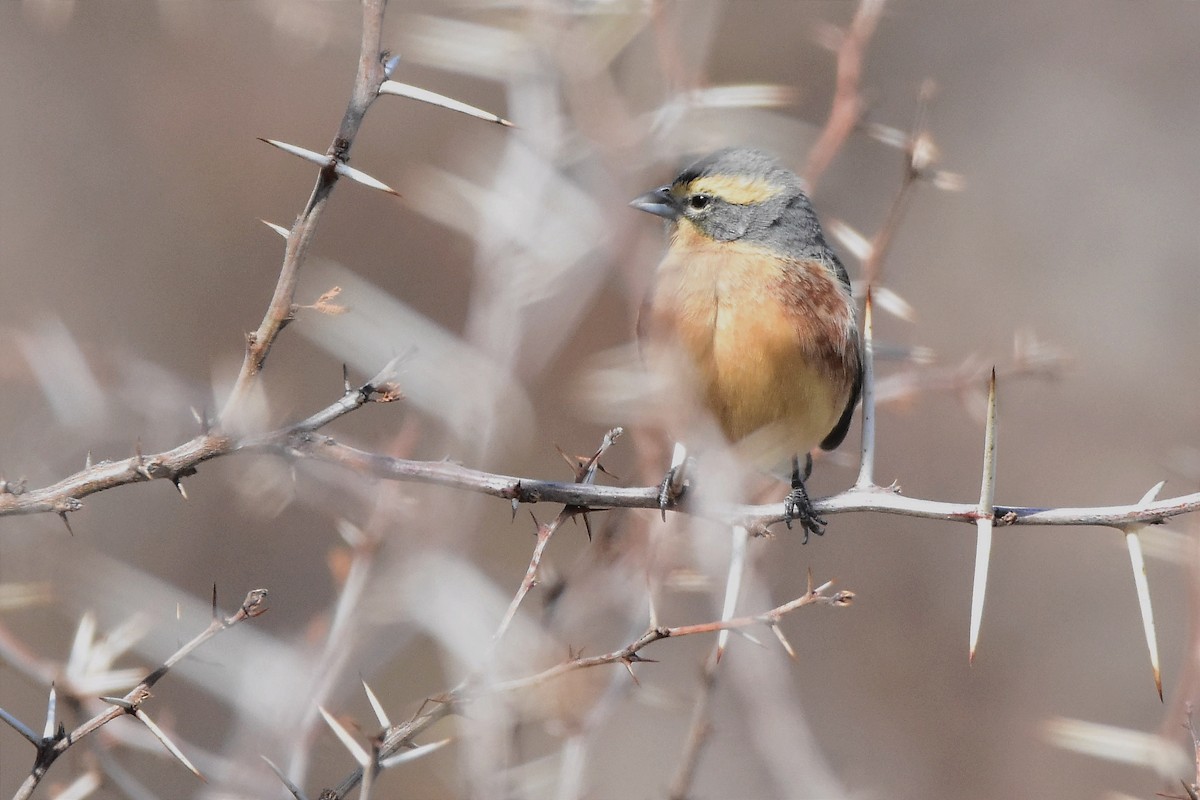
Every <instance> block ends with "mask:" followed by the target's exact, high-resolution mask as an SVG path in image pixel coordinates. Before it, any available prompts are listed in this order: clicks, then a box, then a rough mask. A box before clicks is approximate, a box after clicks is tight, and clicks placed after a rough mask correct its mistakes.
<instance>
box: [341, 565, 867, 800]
mask: <svg viewBox="0 0 1200 800" xmlns="http://www.w3.org/2000/svg"><path fill="white" fill-rule="evenodd" d="M830 586H831V584H830V583H828V582H827V583H824V584H822V585H821V586H818V587H815V588H813V587H812V586H811V585H810V586H809V589H808V591H806V592H805V593H804V594H803V595H801V596H800V597H797V598H795V599H794V600H791V601H789V602H787V603H784V604H783V605H780V606H776V607H775V608H773V609H771V610H769V611H765V612H763V613H761V614H755V615H752V616H744V617H735V618H733V619H729V620H715V621H712V622H705V623H701V624H697V625H680V626H676V627H670V628H668V627H661V626H660V627H653V626H652V627H650V628H648V629H647V630H646V632H645V633H643V634H642V635H641V636H639V637H638V638H637V639H635V640H634V641H632V642H630V643H629V644H628V645H626V646H625V647H622V648H621V649H619V650H614V651H612V652H611V653H605V654H603V655H597V656H587V657H584V656H577V657H574V658H570V659H568V660H566V661H564V662H562V663H560V664H557V665H555V666H553V667H550V668H548V669H545V670H542V671H541V672H536V673H533V674H531V675H527V676H525V677H522V678H516V679H513V680H510V681H505V682H501V683H495V684H492V685H491V686H489V687H487V688H486V689H478V688H476V687H475V686H474V685H472V684H470V683H468V682H464V683H463V684H460V685H459V686H458V687H456V688H455V689H452V690H451V691H449V692H446V693H445V694H442V695H438V696H437V697H433V698H430V699H429V700H428V701H427V702H426V705H425V706H423V707H422V709H421V710H420V711H419V712H418V713H417V714H416V715H414V716H413V718H412V719H410V720H409V721H408V722H405V723H403V724H401V725H397V726H396V727H394V728H391V729H389V730H387V731H384V733H383V735H382V736H381V737H380V738H379V745H378V754H379V755H378V758H379V759H380V760H384V759H387V758H388V757H389V756H390V755H392V754H394V753H397V752H399V751H400V750H402V749H404V748H407V747H409V746H410V745H411V743H412V741H413V739H414V738H415V737H416V736H418V735H419V734H420V733H422V732H423V731H425V730H426V729H428V728H429V727H430V726H432V725H433V724H434V723H436V722H437V721H439V720H441V719H442V718H444V717H446V716H447V715H449V714H451V713H454V712H455V711H456V710H457V709H458V708H459V707H460V706H462V704H464V703H466V702H468V701H470V700H472V699H473V698H474V697H475V696H476V695H477V694H478V693H479V692H481V691H486V692H492V693H506V692H514V691H520V690H522V689H527V688H531V687H535V686H541V685H543V684H546V683H548V682H550V681H553V680H554V679H556V678H559V677H561V676H563V675H566V674H568V673H571V672H575V671H577V670H581V669H588V668H591V667H598V666H603V665H605V664H624V665H625V666H626V668H628V669H629V670H630V672H631V674H632V666H633V664H635V663H638V662H646V661H649V660H650V659H646V658H642V657H641V656H640V655H639V653H640V652H641V651H642V650H643V649H645V648H646V647H648V646H649V645H651V644H653V643H654V642H657V641H660V640H662V639H671V638H678V637H680V636H694V635H696V634H703V633H717V632H718V631H722V630H740V629H744V628H750V627H755V626H759V625H763V626H766V627H772V628H773V627H777V626H778V624H779V621H780V620H781V619H783V617H785V616H786V615H788V614H790V613H791V612H793V611H796V610H797V609H800V608H803V607H804V606H810V605H830V606H845V605H848V604H849V603H850V602H852V601H853V599H854V593H853V592H846V591H842V592H834V593H833V594H826V592H827V591H828V590H829V588H830ZM426 709H428V710H426ZM362 775H363V773H362V769H361V768H360V769H356V770H354V771H353V772H351V773H350V774H349V775H347V776H346V777H345V778H343V779H342V781H341V782H340V783H339V784H338V785H337V786H336V787H334V788H333V789H332V790H330V791H332V792H334V794H333V796H335V797H345V796H346V795H347V793H349V792H350V791H351V790H352V789H353V788H354V787H355V786H357V785H358V784H359V782H360V781H361V780H362Z"/></svg>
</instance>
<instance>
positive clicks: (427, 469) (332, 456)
mask: <svg viewBox="0 0 1200 800" xmlns="http://www.w3.org/2000/svg"><path fill="white" fill-rule="evenodd" d="M258 447H260V448H261V449H265V450H278V451H281V452H285V453H288V454H291V455H295V456H303V457H309V458H314V459H316V460H319V461H325V462H329V463H334V464H339V465H341V466H343V467H346V468H347V469H350V470H353V471H355V472H358V473H361V474H364V475H371V476H374V477H377V478H383V479H386V480H396V481H410V482H415V483H430V484H435V485H438V486H448V487H452V488H457V489H463V490H467V491H473V492H479V493H481V494H488V495H492V496H494V497H501V498H504V499H505V500H509V501H512V500H516V501H517V502H519V503H563V504H566V505H572V506H578V507H579V508H586V509H590V510H601V509H609V508H648V509H657V508H658V507H659V504H658V493H659V487H657V486H643V487H618V486H596V485H587V484H579V483H558V482H554V481H541V480H534V479H530V478H521V477H517V476H514V475H502V474H497V473H492V472H483V471H481V470H476V469H471V468H469V467H464V466H462V465H460V464H453V463H450V462H446V461H412V460H408V459H402V458H392V457H389V456H384V455H380V454H378V453H370V452H367V451H364V450H359V449H357V448H354V447H350V446H349V445H345V444H341V443H340V442H338V441H336V440H335V439H333V438H331V437H327V436H312V435H303V436H296V437H292V439H291V440H290V441H287V442H286V443H281V442H279V441H278V440H276V441H264V442H262V443H261V444H259V445H258ZM813 505H814V508H815V509H816V511H817V512H818V513H821V514H827V513H828V514H844V513H849V512H854V511H875V512H879V513H885V514H898V515H901V516H908V517H921V518H924V519H939V520H946V521H950V522H966V523H969V524H972V525H974V524H975V520H976V519H978V517H979V504H978V503H977V502H974V503H947V502H941V501H936V500H923V499H919V498H913V497H905V496H903V495H901V494H899V493H898V490H896V489H895V488H894V487H879V486H872V487H867V488H852V489H848V490H847V491H845V492H841V493H839V494H836V495H832V496H830V497H823V498H820V499H817V500H814V501H813ZM675 510H676V511H679V512H681V513H686V514H693V515H694V514H698V513H700V512H699V511H698V510H697V509H696V508H694V507H693V506H692V505H689V504H688V503H686V502H685V503H682V504H681V505H680V506H678V507H677V508H676V509H675ZM1198 510H1200V492H1195V493H1193V494H1187V495H1182V496H1180V497H1173V498H1168V499H1165V500H1159V501H1156V502H1153V503H1146V504H1135V505H1124V506H1098V507H1092V508H1040V507H1033V506H1015V505H1014V506H1003V505H997V506H996V509H995V513H996V525H997V527H1002V526H1006V525H1101V526H1107V527H1113V528H1120V527H1122V526H1125V525H1129V524H1132V523H1136V522H1144V523H1150V524H1157V523H1161V522H1164V521H1165V520H1167V519H1169V518H1170V517H1175V516H1179V515H1181V514H1188V513H1191V512H1193V511H1198ZM705 514H708V515H711V516H714V517H715V518H717V519H718V520H720V521H722V522H728V523H730V524H739V523H740V524H745V525H747V526H748V527H749V528H750V530H751V531H752V532H755V533H763V532H765V529H766V528H767V527H768V526H770V525H774V524H776V523H778V522H782V521H783V504H782V503H780V504H774V505H730V506H726V507H724V508H722V509H717V510H713V509H709V510H706V511H705Z"/></svg>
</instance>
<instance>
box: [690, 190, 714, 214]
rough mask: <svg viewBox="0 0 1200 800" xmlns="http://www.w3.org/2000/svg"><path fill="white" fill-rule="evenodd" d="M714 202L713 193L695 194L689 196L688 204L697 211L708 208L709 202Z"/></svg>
mask: <svg viewBox="0 0 1200 800" xmlns="http://www.w3.org/2000/svg"><path fill="white" fill-rule="evenodd" d="M711 202H712V195H711V194H703V193H700V194H694V195H692V196H691V197H689V198H688V205H689V206H691V207H692V209H693V210H695V211H701V210H703V209H705V208H708V204H709V203H711Z"/></svg>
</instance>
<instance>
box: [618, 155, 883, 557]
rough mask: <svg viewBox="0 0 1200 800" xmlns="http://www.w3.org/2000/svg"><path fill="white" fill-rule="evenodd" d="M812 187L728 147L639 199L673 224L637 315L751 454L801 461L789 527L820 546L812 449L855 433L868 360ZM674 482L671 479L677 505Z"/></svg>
mask: <svg viewBox="0 0 1200 800" xmlns="http://www.w3.org/2000/svg"><path fill="white" fill-rule="evenodd" d="M801 186H802V184H801V181H800V178H799V177H797V176H796V174H795V173H793V172H792V171H791V170H789V169H788V168H786V167H784V166H783V165H782V164H780V163H779V162H778V161H777V160H775V159H774V158H773V157H771V156H769V155H767V154H766V153H763V152H761V151H759V150H752V149H748V148H729V149H725V150H719V151H717V152H716V153H713V154H712V155H710V156H707V157H706V158H702V159H701V160H699V161H697V162H696V163H694V164H692V165H691V166H689V167H688V168H686V169H685V170H683V172H681V173H680V174H679V176H678V177H677V178H675V180H674V181H673V182H672V183H671V184H670V185H668V186H663V187H661V188H658V189H655V190H653V191H651V192H647V193H646V194H644V195H642V196H641V197H639V198H637V199H636V200H634V201H633V203H632V204H631V205H633V207H635V208H638V209H641V210H642V211H647V212H649V213H651V214H655V215H657V216H660V217H663V218H665V219H667V220H668V221H669V223H670V245H669V247H668V248H667V253H666V255H665V256H664V257H663V260H662V262H661V263H660V264H659V266H658V272H657V275H656V278H655V282H654V286H653V288H652V289H651V290H650V293H649V296H648V297H647V299H646V303H645V304H644V306H643V307H642V311H641V314H640V316H639V319H638V338H639V339H640V340H641V341H642V343H643V349H644V350H647V351H654V350H657V351H658V352H659V354H660V356H659V358H660V360H659V362H658V364H659V366H662V365H663V361H662V360H661V358H662V357H664V356H665V357H666V358H667V359H674V360H675V362H676V363H673V364H671V366H672V367H673V368H674V369H673V370H672V371H673V372H675V373H676V375H678V374H684V375H687V376H688V378H687V380H688V381H690V382H691V383H692V386H691V388H692V389H693V390H694V393H695V397H696V398H697V400H698V401H699V402H700V403H701V404H702V405H703V406H704V407H705V408H707V410H708V411H709V412H710V413H711V414H712V416H713V418H714V419H715V420H716V422H717V423H718V425H719V426H720V428H721V430H722V431H723V432H724V434H725V436H726V438H727V439H728V440H729V441H730V442H731V443H735V444H736V445H737V447H738V449H740V450H742V451H743V452H746V453H750V454H751V455H750V457H751V458H752V460H754V461H755V462H757V463H758V464H759V465H761V466H763V467H774V466H777V465H780V464H784V463H786V460H787V459H788V458H789V457H790V458H791V467H792V491H791V492H790V494H789V495H788V497H787V501H786V504H785V518H786V520H787V523H788V527H791V522H792V520H793V519H797V520H799V521H800V523H801V525H802V526H803V527H804V531H805V533H804V538H805V541H807V540H808V533H809V532H810V531H811V532H812V533H816V534H818V535H819V534H821V533H823V532H824V526H825V524H826V522H825V520H823V519H821V518H820V517H818V516H817V515H816V512H815V511H814V509H813V506H812V502H811V501H810V500H809V497H808V492H807V490H806V489H805V486H804V481H805V479H807V478H808V476H809V474H810V473H811V471H812V456H811V454H810V453H809V451H811V450H812V448H814V447H815V446H817V445H818V444H819V445H820V446H821V447H822V449H825V450H832V449H834V448H835V447H837V446H838V445H840V444H841V443H842V440H843V439H845V438H846V431H847V429H848V428H849V427H850V419H851V416H852V415H853V413H854V408H855V405H856V404H857V402H858V396H859V392H860V390H861V388H862V355H861V350H860V347H859V338H858V328H857V326H856V324H855V308H854V302H853V300H852V299H851V296H850V279H849V277H848V276H847V275H846V270H845V268H844V267H843V266H842V264H841V262H840V261H838V258H837V256H836V255H834V253H833V251H832V250H831V249H830V248H829V246H828V245H827V244H826V243H825V237H824V235H823V234H822V232H821V225H820V223H819V222H818V221H817V215H816V213H815V212H814V211H813V208H812V204H811V203H810V202H809V200H808V198H807V197H806V196H805V195H804V192H803V191H802V188H801ZM678 361H685V362H687V363H686V364H683V365H682V366H683V369H677V367H679V366H680V364H678V363H677V362H678ZM651 365H652V366H653V365H654V358H653V357H651ZM801 455H803V462H804V470H803V475H802V474H801V468H800V464H801ZM672 483H673V476H672V475H671V474H668V476H667V479H666V480H664V482H663V492H662V495H661V498H660V500H661V504H662V506H663V507H664V508H665V507H666V505H667V504H669V503H670V502H671V500H672V499H673V498H672V497H671V489H670V487H671V486H672Z"/></svg>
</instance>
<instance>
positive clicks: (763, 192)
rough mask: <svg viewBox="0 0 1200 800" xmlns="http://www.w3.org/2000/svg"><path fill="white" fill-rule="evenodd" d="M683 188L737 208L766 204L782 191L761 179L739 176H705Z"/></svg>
mask: <svg viewBox="0 0 1200 800" xmlns="http://www.w3.org/2000/svg"><path fill="white" fill-rule="evenodd" d="M684 188H685V189H686V190H687V192H688V194H695V193H697V192H703V193H704V194H711V195H713V196H714V197H719V198H721V199H722V200H724V201H725V202H726V203H734V204H735V205H739V206H744V205H750V204H751V203H763V202H766V201H767V200H770V199H771V198H772V197H774V196H775V195H777V194H779V192H780V191H782V189H781V187H779V186H775V185H774V184H771V183H767V182H766V181H764V180H762V179H754V178H746V177H743V176H740V175H706V176H704V177H702V178H696V179H695V180H693V181H692V182H691V183H689V184H688V185H687V186H686V187H684Z"/></svg>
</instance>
